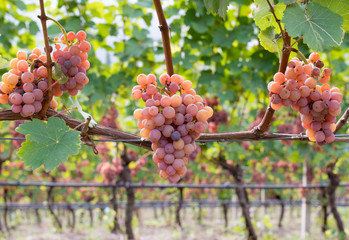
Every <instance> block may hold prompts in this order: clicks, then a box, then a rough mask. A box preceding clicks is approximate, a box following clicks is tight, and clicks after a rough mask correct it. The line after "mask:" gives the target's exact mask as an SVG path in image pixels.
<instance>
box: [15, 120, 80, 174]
mask: <svg viewBox="0 0 349 240" xmlns="http://www.w3.org/2000/svg"><path fill="white" fill-rule="evenodd" d="M16 131H17V132H19V133H22V134H25V135H26V141H25V142H24V143H23V144H22V147H21V148H20V149H19V151H18V153H17V155H18V156H19V157H21V158H22V160H23V161H24V162H25V164H26V165H27V166H30V167H32V168H33V169H36V168H38V167H40V166H41V165H42V164H44V167H45V170H47V171H50V170H53V169H54V168H56V167H58V165H59V164H60V163H61V162H65V161H67V159H68V155H69V154H72V155H76V154H78V152H79V149H80V139H79V135H80V132H78V131H75V130H70V129H69V127H68V126H66V125H65V122H64V121H63V120H62V119H60V118H55V117H51V118H49V119H48V121H47V123H45V122H43V121H40V120H38V119H34V120H33V121H28V122H25V123H24V124H21V125H20V126H19V127H18V128H16Z"/></svg>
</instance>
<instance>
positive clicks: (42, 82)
mask: <svg viewBox="0 0 349 240" xmlns="http://www.w3.org/2000/svg"><path fill="white" fill-rule="evenodd" d="M85 39H86V33H85V32H84V31H79V32H78V33H77V34H76V35H75V34H74V33H73V32H69V33H68V34H67V39H66V38H65V36H64V35H63V36H62V37H61V41H58V38H55V42H56V43H57V42H62V43H63V44H65V45H66V47H65V48H64V49H63V51H62V50H60V48H61V46H60V45H59V44H56V46H55V48H56V50H55V51H54V52H53V53H52V59H53V61H55V62H57V63H59V64H60V65H61V70H62V72H63V73H64V74H65V75H66V76H67V77H69V80H68V81H67V82H66V83H64V84H57V83H58V82H57V81H58V80H60V79H54V80H57V81H56V82H55V83H54V84H53V86H52V92H53V95H54V96H55V97H60V96H62V94H63V92H64V91H67V92H68V93H69V94H70V95H72V96H75V95H76V94H77V93H78V91H79V90H81V89H83V88H84V85H85V84H87V83H88V81H89V79H88V78H87V76H86V70H87V69H88V68H89V67H90V64H89V62H88V60H87V52H88V51H89V50H90V49H91V45H90V43H89V42H87V41H85ZM52 51H53V49H52V47H50V52H52ZM46 62H47V57H46V55H44V54H43V53H42V52H41V50H40V49H39V48H35V49H33V51H32V52H31V53H30V54H29V56H28V54H27V53H26V52H24V51H18V52H17V57H16V58H14V59H12V60H11V62H10V66H11V70H10V71H9V72H7V73H5V74H3V75H2V77H1V83H0V104H6V103H9V104H10V106H11V109H12V111H13V112H14V113H20V114H21V115H22V116H23V117H29V116H33V115H34V114H35V113H38V112H40V110H41V109H42V102H43V100H44V99H45V98H46V95H47V94H48V91H47V90H48V89H49V87H48V80H47V77H48V73H47V68H46V67H45V66H44V65H43V64H42V63H46ZM52 77H53V76H52ZM50 107H51V108H53V109H54V110H57V101H56V100H55V99H52V101H51V103H50Z"/></svg>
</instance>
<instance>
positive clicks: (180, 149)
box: [132, 74, 213, 182]
mask: <svg viewBox="0 0 349 240" xmlns="http://www.w3.org/2000/svg"><path fill="white" fill-rule="evenodd" d="M137 83H138V85H136V86H135V87H134V88H133V89H132V97H133V98H134V99H135V100H139V99H142V100H143V101H144V102H145V108H143V109H136V110H135V111H134V117H135V118H136V119H138V127H139V128H140V129H141V132H140V134H141V136H142V137H143V138H148V139H150V141H151V142H152V149H153V150H154V151H155V154H154V155H153V161H154V162H155V163H156V164H157V166H158V168H159V170H160V176H161V177H162V178H169V179H170V181H171V182H178V181H179V179H180V176H183V175H184V174H185V173H186V171H187V168H186V165H187V164H188V157H189V155H190V154H191V153H192V152H194V151H195V150H196V144H195V142H194V140H195V139H198V138H199V136H200V133H203V132H205V131H206V129H207V128H208V123H207V120H208V119H209V118H210V117H211V116H212V115H213V110H212V108H211V107H208V106H205V104H204V101H203V99H202V98H201V97H200V96H199V95H197V94H196V92H195V90H194V89H192V82H191V81H189V80H185V81H184V78H183V77H182V76H180V75H177V74H174V75H172V76H171V77H170V76H169V75H168V74H163V75H161V76H160V83H161V84H162V85H164V86H165V87H164V88H159V87H157V82H156V77H155V75H153V74H149V75H148V76H146V75H144V74H140V75H139V76H138V77H137ZM160 92H163V94H161V93H160ZM178 93H179V94H178Z"/></svg>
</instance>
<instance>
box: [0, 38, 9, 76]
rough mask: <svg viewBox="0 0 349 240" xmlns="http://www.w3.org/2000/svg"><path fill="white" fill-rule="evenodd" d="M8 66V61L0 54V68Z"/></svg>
mask: <svg viewBox="0 0 349 240" xmlns="http://www.w3.org/2000/svg"><path fill="white" fill-rule="evenodd" d="M0 36H1V35H0ZM9 66H10V62H9V61H7V60H6V59H5V58H2V57H1V55H0V69H3V68H8V67H9Z"/></svg>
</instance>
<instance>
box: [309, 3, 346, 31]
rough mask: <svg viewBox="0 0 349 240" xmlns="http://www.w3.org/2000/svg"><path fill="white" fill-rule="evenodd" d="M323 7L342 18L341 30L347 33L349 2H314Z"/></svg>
mask: <svg viewBox="0 0 349 240" xmlns="http://www.w3.org/2000/svg"><path fill="white" fill-rule="evenodd" d="M315 2H317V3H320V4H321V5H322V6H324V7H328V8H329V9H331V10H332V11H333V12H335V13H338V14H339V15H341V16H342V18H343V20H344V22H343V26H342V28H343V29H344V30H345V31H349V1H348V0H332V1H329V0H315Z"/></svg>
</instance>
